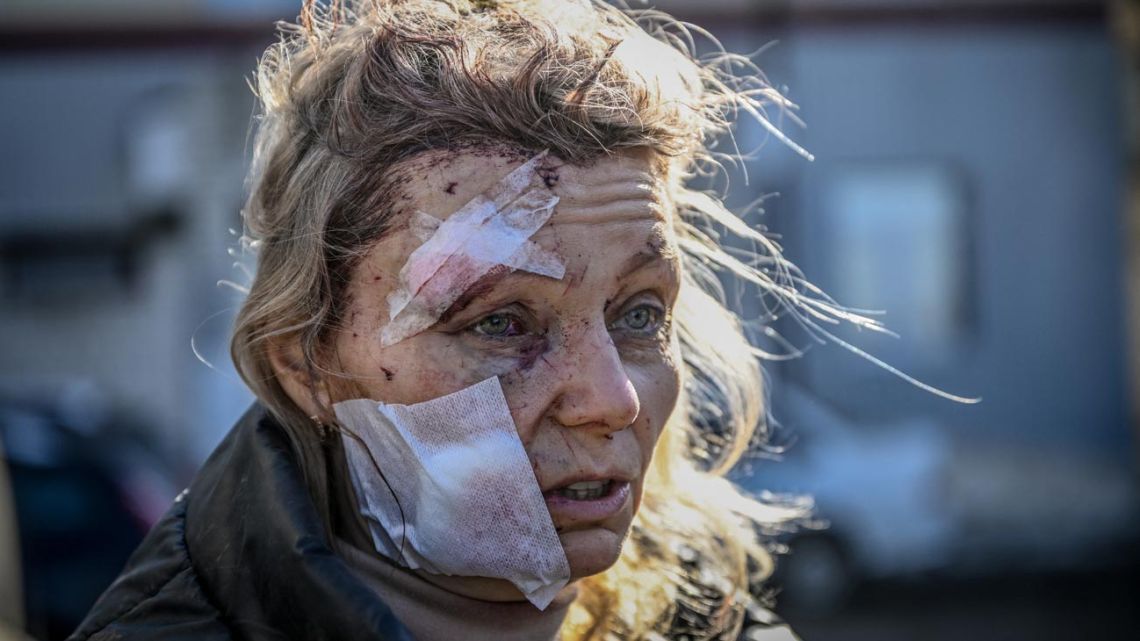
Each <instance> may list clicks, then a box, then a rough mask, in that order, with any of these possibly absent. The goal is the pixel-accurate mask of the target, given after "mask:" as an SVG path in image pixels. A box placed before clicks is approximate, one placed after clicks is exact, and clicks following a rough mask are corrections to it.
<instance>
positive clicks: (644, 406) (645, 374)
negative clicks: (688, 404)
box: [630, 358, 681, 467]
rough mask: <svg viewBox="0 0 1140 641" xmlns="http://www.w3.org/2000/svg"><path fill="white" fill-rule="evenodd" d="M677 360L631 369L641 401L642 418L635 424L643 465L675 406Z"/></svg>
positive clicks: (679, 383)
mask: <svg viewBox="0 0 1140 641" xmlns="http://www.w3.org/2000/svg"><path fill="white" fill-rule="evenodd" d="M676 362H677V361H676V360H674V359H672V358H670V359H665V360H663V361H660V362H658V363H657V364H655V365H652V366H646V367H640V368H638V369H637V370H636V371H631V372H630V378H631V380H632V381H633V385H634V388H635V389H637V394H638V399H639V400H640V401H641V420H639V421H638V422H637V423H636V424H635V426H634V431H635V433H636V437H637V442H638V446H639V447H640V448H641V450H642V465H643V466H644V467H648V466H649V461H650V458H651V457H652V455H653V450H654V448H655V446H656V444H657V439H658V438H660V436H661V432H662V430H663V429H664V428H665V424H666V423H668V421H669V417H670V416H672V414H673V410H674V409H675V408H676V406H677V398H678V396H679V394H680V390H681V377H680V371H679V370H678V368H677V366H676Z"/></svg>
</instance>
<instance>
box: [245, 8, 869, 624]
mask: <svg viewBox="0 0 1140 641" xmlns="http://www.w3.org/2000/svg"><path fill="white" fill-rule="evenodd" d="M280 33H281V39H280V42H278V43H277V44H276V45H274V46H273V47H271V48H270V49H269V50H268V51H267V52H266V54H265V56H264V58H263V59H262V61H261V64H260V66H259V69H258V73H257V78H256V83H255V90H256V92H257V95H258V96H259V98H260V100H261V105H262V110H261V114H260V122H259V123H258V125H259V126H258V132H257V138H256V142H255V148H254V161H253V164H252V168H251V172H250V184H249V188H250V196H249V201H248V203H247V206H246V208H245V210H244V216H245V223H246V228H247V229H246V234H247V237H246V238H247V240H248V241H249V245H250V246H251V247H253V248H254V249H256V255H257V271H256V276H255V278H254V280H253V282H252V284H251V286H250V288H249V293H248V297H247V299H246V300H245V303H244V305H243V307H242V309H241V312H240V315H239V317H238V319H237V323H236V328H235V331H234V335H233V341H232V345H231V349H232V355H233V359H234V362H235V363H236V365H237V368H238V370H239V371H240V373H241V374H242V377H243V378H244V380H245V381H246V383H247V384H248V385H249V386H250V387H251V388H252V389H253V391H254V392H255V393H256V395H257V396H258V398H259V399H260V400H261V401H262V403H264V404H265V406H266V407H267V408H268V409H269V411H271V412H272V413H273V414H274V415H275V416H276V417H277V418H278V419H279V420H280V422H281V423H282V425H283V426H284V427H285V429H286V431H287V432H288V433H289V435H290V438H291V439H292V441H293V442H294V445H295V448H296V449H297V451H298V454H299V456H300V457H301V459H302V469H304V470H305V471H306V474H309V475H310V476H309V477H308V478H307V482H308V483H309V487H310V491H311V492H312V494H313V497H314V500H315V501H316V503H317V505H318V508H319V509H325V505H326V504H327V502H328V489H327V487H326V485H325V483H326V481H325V480H324V479H323V478H321V475H320V473H317V472H314V470H323V469H324V468H323V467H322V463H323V459H321V457H322V450H321V447H320V441H321V439H320V437H322V436H324V435H321V434H318V429H317V428H315V427H314V425H313V423H312V421H311V420H310V419H309V418H308V417H307V416H305V414H304V413H303V412H302V411H301V410H300V409H299V408H298V407H296V406H295V405H294V403H293V402H292V401H291V400H290V399H289V397H288V395H287V394H286V393H285V391H284V390H283V388H282V386H281V385H280V383H279V382H278V381H277V379H276V378H275V376H274V371H273V368H272V366H271V364H270V360H269V350H270V345H271V343H273V342H275V341H277V340H280V339H282V338H285V337H291V338H299V339H300V344H301V345H302V351H303V353H304V359H305V365H306V366H307V367H309V371H310V373H311V375H312V377H313V380H314V381H315V380H316V378H317V376H318V370H319V369H320V367H321V365H320V364H321V363H322V362H324V361H323V360H322V359H323V357H324V356H325V354H324V353H323V352H322V349H323V348H324V346H325V345H326V342H325V340H324V339H325V338H326V337H327V336H328V335H329V332H330V330H331V329H332V328H334V327H336V326H337V323H338V322H340V320H341V319H340V313H341V309H342V305H343V298H344V286H345V283H346V282H347V280H348V277H349V274H350V273H351V270H352V268H353V266H354V264H355V261H356V259H357V258H358V257H359V256H360V255H361V254H362V253H363V251H364V250H365V249H366V248H367V247H369V246H370V245H371V244H372V243H373V242H375V241H376V240H377V239H378V238H379V237H380V236H381V235H382V234H383V233H384V232H385V231H386V230H387V229H388V227H389V225H390V224H392V223H393V222H394V221H399V220H400V216H399V211H400V210H399V207H398V205H399V203H398V202H397V201H398V198H396V197H395V195H396V194H398V193H399V189H400V181H401V180H402V178H401V174H400V172H399V163H401V161H404V160H407V159H409V158H411V157H413V156H415V155H416V154H419V153H421V152H424V151H427V150H434V149H456V148H463V147H466V146H479V145H498V144H507V145H511V146H514V147H518V148H523V149H528V150H534V151H537V150H550V152H551V153H553V154H555V155H557V156H559V157H561V158H562V159H564V160H566V161H569V162H588V161H590V160H591V159H593V158H597V157H600V156H603V155H607V154H613V153H615V152H619V151H621V150H623V149H632V148H644V147H648V148H650V149H652V150H655V151H656V152H657V153H658V154H660V155H661V156H662V157H664V158H666V159H667V160H668V163H669V166H670V173H669V175H670V178H671V182H672V189H673V192H674V194H673V197H674V200H675V203H676V206H677V212H676V219H675V223H676V229H677V233H678V236H679V242H680V246H681V249H682V251H683V264H684V273H685V277H684V284H683V287H682V293H681V296H680V299H679V302H678V304H677V309H676V327H677V339H678V341H679V344H680V351H681V354H682V357H683V361H684V370H685V373H684V380H685V384H684V390H683V393H682V398H681V401H680V402H679V404H678V408H677V409H676V411H675V412H674V413H673V417H672V418H671V420H670V424H669V425H668V427H667V429H666V430H665V431H664V434H663V436H662V438H661V440H660V442H659V444H658V447H657V450H656V452H655V455H654V461H653V465H652V467H651V470H650V474H649V478H648V479H647V480H646V486H645V487H646V489H645V497H644V501H643V503H642V506H641V508H640V511H639V513H638V514H637V517H636V519H635V521H634V525H633V528H632V533H631V536H630V540H629V541H628V542H627V544H626V546H625V549H624V551H623V554H622V556H621V558H620V560H619V561H618V563H617V564H616V565H615V566H614V567H612V568H611V569H609V570H608V571H606V572H604V573H602V574H600V575H597V576H594V577H590V578H588V579H586V580H584V581H583V590H582V593H581V596H580V598H579V599H578V600H577V601H576V602H575V604H574V606H573V609H572V611H571V614H570V616H569V617H568V619H567V622H566V624H565V626H564V630H563V635H564V638H565V639H567V640H580V639H581V640H584V639H608V638H651V637H653V635H654V634H668V633H669V631H670V630H674V631H675V630H676V629H677V626H678V625H680V626H682V627H683V626H685V625H688V626H690V628H692V629H688V630H687V631H686V632H687V634H690V637H689V638H694V639H713V638H735V636H734V635H735V634H736V633H737V632H738V630H737V628H738V627H739V620H740V613H741V610H742V608H743V607H745V606H746V605H747V603H748V602H749V598H750V596H749V595H750V594H752V593H753V592H754V591H755V588H756V585H757V581H758V580H759V579H762V578H764V577H765V576H767V574H768V573H769V572H770V571H771V567H772V562H771V557H770V555H769V553H768V552H767V551H766V550H765V548H764V547H763V546H762V545H761V541H760V539H758V536H757V529H758V528H761V527H767V526H774V525H777V524H779V523H780V522H782V521H785V520H787V519H788V518H790V517H795V516H798V515H801V514H802V513H803V511H804V507H803V506H802V505H801V506H794V505H793V506H788V505H777V504H775V503H773V502H770V501H769V502H761V501H757V500H755V499H754V498H752V497H749V496H746V495H745V494H743V493H742V492H741V491H740V490H739V489H738V488H737V487H735V486H734V485H733V484H732V483H730V482H729V481H728V480H726V479H725V478H724V475H725V473H726V472H727V471H728V470H729V469H730V468H731V467H732V466H733V465H734V464H735V463H736V462H737V461H738V460H739V459H740V458H741V456H742V455H744V454H745V453H746V452H747V451H748V450H749V448H750V447H751V446H752V445H754V444H755V443H756V442H761V441H763V440H764V438H765V436H766V426H767V422H766V421H765V420H764V419H765V408H764V402H763V389H764V386H763V380H762V373H761V369H760V366H759V362H758V357H760V356H762V355H763V354H762V353H761V352H759V350H757V349H756V348H755V347H753V346H752V345H751V344H750V343H749V341H748V339H747V338H746V337H745V334H744V331H743V328H742V323H741V321H740V319H739V318H738V317H737V316H735V315H734V314H733V313H732V312H730V311H729V310H728V309H727V308H726V306H725V301H724V292H723V290H722V289H721V284H720V280H719V276H718V272H726V273H728V274H731V275H732V276H734V277H736V278H740V279H743V280H745V281H747V282H750V283H752V284H754V285H756V286H757V287H758V288H759V289H760V291H761V293H762V295H763V296H765V297H766V299H767V300H768V301H769V303H770V304H769V308H770V309H772V310H773V314H776V313H783V311H785V310H787V311H788V312H790V313H792V314H797V315H800V314H801V312H802V313H803V315H804V316H805V317H810V316H814V317H816V318H817V319H826V320H832V319H836V318H847V319H848V320H854V321H856V322H858V323H860V324H867V325H873V322H872V321H869V320H867V319H865V318H862V317H858V316H854V315H851V314H848V313H847V312H845V311H844V310H842V309H841V308H839V307H837V306H835V305H833V304H832V303H830V302H829V301H828V300H827V299H826V298H825V297H823V296H822V295H820V294H818V292H815V291H814V290H813V289H812V288H810V286H808V285H806V284H805V283H804V281H803V280H802V278H800V276H799V274H798V273H797V272H796V270H795V268H794V267H793V266H792V265H791V264H790V263H788V262H787V261H786V260H785V259H784V258H783V256H782V255H781V253H780V251H779V248H778V247H777V246H776V245H775V244H773V243H772V242H771V241H770V240H769V239H768V238H767V237H766V236H764V235H763V234H761V233H759V232H758V231H756V230H753V229H751V228H750V227H748V226H747V225H745V224H743V223H742V222H741V221H740V219H738V218H737V217H736V216H734V215H733V214H732V213H730V212H729V211H727V210H726V209H725V208H724V206H723V205H722V204H721V203H720V201H719V200H718V199H717V198H715V197H712V196H709V195H707V194H704V193H699V192H696V191H693V190H691V189H689V188H688V187H687V186H686V183H687V181H688V180H689V179H690V178H692V176H693V175H695V174H698V173H705V172H708V171H710V170H711V169H712V168H713V167H715V166H716V165H717V163H718V161H719V160H723V159H724V158H728V157H729V156H718V154H717V153H716V152H715V149H714V148H713V144H714V141H715V140H716V138H717V137H718V136H719V135H721V134H723V133H725V132H727V131H728V127H729V122H730V121H731V119H732V117H734V116H735V114H736V113H737V112H739V111H745V112H747V113H748V114H751V115H752V117H754V118H755V119H757V121H758V122H761V123H762V124H764V125H765V126H766V127H768V128H769V129H770V131H772V132H773V134H774V135H777V136H782V135H781V134H779V132H778V131H777V130H776V129H775V128H774V127H772V126H771V125H770V124H769V122H768V120H767V118H766V117H765V116H764V113H763V109H764V107H765V106H773V105H774V106H776V107H778V108H785V107H787V106H788V104H787V103H786V102H785V101H784V99H783V98H782V97H781V96H780V94H779V93H778V92H776V91H775V90H773V89H772V88H771V87H769V86H768V85H767V84H766V83H765V82H764V81H763V78H762V76H760V75H759V72H758V70H756V69H755V67H754V66H752V65H751V63H750V62H749V61H748V60H747V58H744V57H740V56H732V55H729V54H724V53H721V54H719V55H717V56H715V57H713V58H709V59H704V60H701V59H698V58H697V57H696V55H695V53H694V46H693V43H692V41H691V33H692V32H691V30H690V29H687V28H686V27H685V26H683V25H681V24H680V23H678V22H676V21H674V20H672V19H671V18H669V17H668V16H666V15H664V14H660V13H657V12H651V11H644V12H639V13H633V12H628V11H623V10H619V9H617V8H614V7H612V6H609V5H607V4H604V3H602V2H600V1H590V0H498V1H493V0H374V1H365V0H359V1H357V2H348V1H345V2H335V1H334V2H332V3H331V4H328V5H318V4H315V3H312V2H310V3H307V4H306V5H305V7H304V9H303V11H302V14H301V17H300V20H299V23H298V24H295V25H294V24H283V25H281V26H280ZM789 144H791V143H790V142H789ZM721 233H728V234H732V235H735V236H738V237H741V238H743V239H745V240H746V241H748V242H749V243H751V244H753V247H754V250H753V251H750V252H748V253H747V255H745V256H742V255H741V254H736V255H733V254H732V253H730V252H728V251H726V250H725V248H724V247H722V245H721V244H720V242H719V241H718V237H717V236H718V234H721ZM762 320H763V319H762ZM325 516H326V517H327V514H326V515H325Z"/></svg>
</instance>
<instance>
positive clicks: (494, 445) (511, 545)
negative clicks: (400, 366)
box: [333, 378, 570, 609]
mask: <svg viewBox="0 0 1140 641" xmlns="http://www.w3.org/2000/svg"><path fill="white" fill-rule="evenodd" d="M333 409H334V410H335V412H336V416H337V420H338V421H339V423H340V425H341V429H342V431H343V432H345V433H344V434H342V440H343V442H344V450H345V455H346V457H347V460H348V469H349V476H350V477H351V478H352V484H353V488H354V489H355V490H356V498H357V504H358V507H359V508H360V512H361V514H363V515H364V518H365V520H366V521H367V523H368V527H369V530H370V532H371V534H372V539H373V542H374V543H375V545H376V549H377V550H379V551H380V553H381V554H383V555H385V556H387V557H388V558H390V559H392V560H393V561H396V562H397V563H400V564H402V565H406V566H407V567H410V568H412V569H422V570H424V571H426V572H431V573H433V574H445V575H453V576H481V577H491V578H498V579H506V580H507V581H510V582H511V583H513V584H514V585H515V586H517V587H518V588H519V590H520V591H521V592H522V593H523V594H524V595H525V596H526V598H527V599H528V600H529V601H530V602H531V603H533V604H534V605H535V606H536V607H538V608H539V609H545V608H546V606H547V605H549V604H550V601H551V600H552V599H553V598H554V597H555V595H556V594H557V593H558V591H559V590H561V589H562V588H563V587H564V586H565V585H566V584H567V582H569V580H570V565H569V562H568V561H567V560H566V553H565V551H564V550H563V549H562V543H561V541H559V539H558V533H557V532H556V531H555V530H554V522H553V521H552V520H551V518H550V512H549V510H548V509H547V507H546V501H545V499H544V498H543V496H542V490H541V488H539V485H538V480H537V479H536V478H535V475H534V470H533V469H532V468H531V465H530V459H529V458H527V454H526V450H524V449H523V444H522V441H521V440H520V439H519V435H518V431H517V430H516V428H515V423H514V419H512V418H511V412H510V408H509V407H508V406H507V401H506V398H505V397H504V396H503V390H502V387H501V386H500V384H499V379H498V378H489V379H487V380H485V381H483V382H481V383H478V384H476V385H473V386H471V387H468V388H466V389H463V390H460V391H458V392H455V393H454V394H449V395H447V396H443V397H440V398H437V399H433V400H430V401H427V402H425V403H418V404H416V405H387V404H384V403H377V402H376V401H372V400H367V399H358V400H351V401H344V402H341V403H337V404H336V405H335V406H334V407H333Z"/></svg>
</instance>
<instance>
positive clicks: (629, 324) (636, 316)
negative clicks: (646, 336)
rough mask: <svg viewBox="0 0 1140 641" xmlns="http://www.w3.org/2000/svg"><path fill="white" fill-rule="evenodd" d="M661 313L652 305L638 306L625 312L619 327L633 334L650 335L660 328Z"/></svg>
mask: <svg viewBox="0 0 1140 641" xmlns="http://www.w3.org/2000/svg"><path fill="white" fill-rule="evenodd" d="M661 317H662V313H661V310H660V309H657V308H656V307H653V306H652V305H638V306H637V307H634V308H633V309H631V310H629V311H627V312H626V313H625V315H624V316H622V319H621V323H620V324H621V325H624V326H625V328H626V329H631V330H633V331H635V332H645V333H652V332H655V331H657V330H658V329H659V328H660V327H661Z"/></svg>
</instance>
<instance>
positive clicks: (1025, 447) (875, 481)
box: [736, 385, 1140, 616]
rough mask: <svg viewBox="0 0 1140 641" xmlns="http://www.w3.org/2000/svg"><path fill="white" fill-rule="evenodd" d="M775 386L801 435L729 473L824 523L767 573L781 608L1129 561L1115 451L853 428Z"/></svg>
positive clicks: (799, 538) (801, 395)
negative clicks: (890, 582) (923, 584)
mask: <svg viewBox="0 0 1140 641" xmlns="http://www.w3.org/2000/svg"><path fill="white" fill-rule="evenodd" d="M781 395H782V396H783V398H782V399H781V400H782V401H783V402H784V407H783V408H782V410H783V411H782V412H781V413H780V414H779V416H780V418H781V421H782V422H783V423H785V424H787V425H789V426H791V427H792V428H793V430H794V433H795V434H796V436H797V437H799V440H798V442H796V443H795V444H794V446H793V447H791V448H790V449H789V451H788V452H787V453H786V454H785V455H784V456H783V457H782V458H783V460H781V461H779V462H774V463H765V464H762V465H754V466H752V468H753V469H752V471H751V473H750V474H748V473H746V474H742V475H739V476H738V477H737V478H736V480H737V481H738V482H739V483H740V484H741V485H742V486H744V487H745V488H747V489H749V490H751V491H753V492H761V491H772V492H776V493H787V494H801V495H802V494H806V495H809V496H811V497H813V498H814V499H815V502H816V506H817V509H818V516H819V517H820V518H821V519H822V520H823V521H825V527H823V528H804V529H801V530H799V531H798V532H796V533H794V534H792V535H790V537H789V539H788V540H787V541H786V543H788V546H789V548H790V553H789V554H788V555H786V556H783V557H781V558H780V559H779V562H778V572H777V576H776V579H775V582H776V583H777V585H779V586H780V588H781V589H782V593H781V594H782V597H781V598H782V603H783V604H784V605H786V606H787V607H788V608H790V609H793V610H796V611H800V612H804V613H809V612H810V613H812V614H813V615H820V616H822V615H824V614H826V613H829V612H832V611H834V610H836V609H838V608H839V607H841V606H842V605H843V603H844V602H845V600H846V598H847V597H848V595H849V594H850V592H851V590H852V588H853V587H854V586H855V585H856V584H857V583H858V582H860V581H864V580H877V579H889V578H908V577H917V576H922V575H924V574H929V573H941V574H945V575H953V576H957V577H982V576H991V575H997V574H1000V573H1010V572H1030V573H1032V572H1044V571H1057V570H1068V569H1077V568H1092V567H1101V568H1103V567H1111V566H1112V565H1113V564H1119V563H1123V562H1129V561H1133V562H1134V561H1135V559H1132V558H1130V557H1131V556H1132V555H1134V554H1135V549H1134V543H1135V541H1137V540H1140V539H1138V536H1140V510H1138V507H1140V493H1138V492H1137V487H1136V480H1135V478H1134V476H1133V472H1132V470H1131V469H1130V468H1129V467H1128V465H1127V464H1126V463H1125V462H1121V460H1120V459H1119V458H1117V459H1115V460H1113V459H1111V458H1110V457H1106V456H1099V455H1097V454H1096V453H1095V452H1092V451H1079V450H1075V449H1066V450H1064V451H1061V452H1050V451H1048V450H1041V449H1035V448H1033V447H1032V446H1031V445H1029V444H1026V443H1024V442H1020V443H1017V444H1015V445H1011V446H1010V447H1009V448H1006V449H1003V448H1002V447H1000V446H999V445H998V444H996V443H990V442H985V443H970V442H967V441H965V440H964V439H956V438H954V435H953V430H952V429H950V428H948V427H946V426H940V425H937V424H935V423H934V422H932V421H929V420H921V419H914V420H908V421H898V422H895V423H892V424H889V425H874V426H868V425H859V424H855V423H853V422H852V421H850V420H848V419H846V418H845V417H844V416H842V415H840V414H839V413H838V412H836V411H835V410H833V409H831V408H829V407H828V406H826V405H825V404H824V403H822V402H820V401H819V400H818V399H816V398H814V397H812V396H810V395H808V394H807V393H806V392H804V391H803V390H802V389H799V388H797V387H795V386H794V385H782V386H781Z"/></svg>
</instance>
